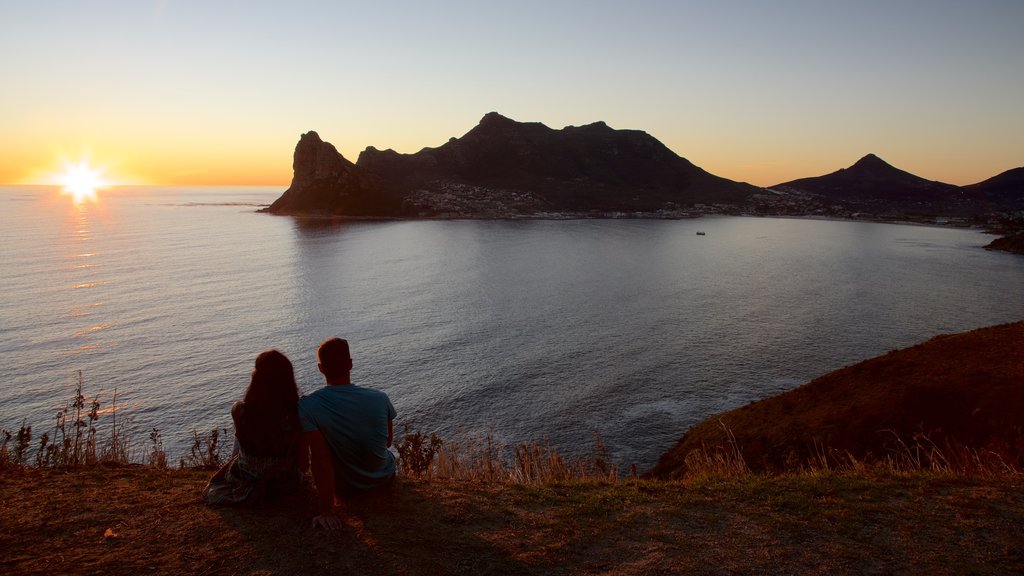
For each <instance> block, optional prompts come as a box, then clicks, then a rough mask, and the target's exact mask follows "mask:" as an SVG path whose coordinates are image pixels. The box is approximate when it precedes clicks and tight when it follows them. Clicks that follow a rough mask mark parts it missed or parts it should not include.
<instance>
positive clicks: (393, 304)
mask: <svg viewBox="0 0 1024 576" xmlns="http://www.w3.org/2000/svg"><path fill="white" fill-rule="evenodd" d="M279 193H280V190H279V189H252V188H249V189H228V188H217V189H196V188H185V189H181V188H125V189H119V190H115V191H107V192H105V193H102V192H101V197H100V199H99V201H98V202H96V203H92V204H85V205H83V206H80V207H76V206H74V205H73V204H72V203H71V202H70V200H69V199H68V198H66V197H63V196H60V195H59V194H58V193H57V191H56V190H54V189H49V188H0V270H2V272H0V294H2V295H3V296H2V298H3V300H2V308H0V426H2V427H3V428H6V429H8V430H12V429H16V428H17V427H18V426H19V425H21V423H22V422H23V421H26V422H28V423H30V424H33V425H34V427H35V429H36V430H37V431H40V432H41V431H42V430H45V429H47V428H49V427H51V426H52V424H53V417H54V414H55V413H56V410H57V409H58V408H59V407H60V406H63V405H64V404H65V403H66V402H67V401H68V399H69V398H70V397H71V393H72V390H73V386H74V382H75V380H76V373H77V371H79V370H81V371H82V374H83V376H84V379H85V388H86V394H87V395H88V396H90V397H92V396H95V395H99V396H100V400H101V401H102V402H104V406H109V402H110V399H111V396H112V394H113V392H114V390H115V389H116V390H117V395H118V400H117V404H118V406H119V407H120V409H119V411H118V415H119V418H125V419H130V420H131V427H130V430H131V434H132V439H133V441H134V442H135V444H136V446H138V447H139V448H140V449H144V447H145V445H146V444H147V443H148V439H147V435H148V433H149V430H151V429H152V428H153V427H157V428H159V429H160V431H161V433H162V435H163V438H164V442H165V445H166V447H167V448H169V449H170V450H171V451H172V455H173V454H175V453H180V452H181V451H182V450H183V449H184V448H185V446H186V445H187V444H188V442H189V438H190V435H191V430H192V429H197V430H199V431H206V430H209V429H211V428H213V427H227V428H229V429H230V416H229V414H228V411H229V408H230V405H231V403H232V402H233V401H234V400H236V399H238V398H240V397H241V395H242V393H243V391H244V389H245V386H246V385H247V383H248V378H249V373H250V370H251V368H252V362H253V359H254V358H255V357H256V355H257V354H258V353H259V352H261V351H263V350H265V349H268V348H278V349H279V350H281V351H282V352H284V353H285V354H287V355H288V356H289V357H290V358H291V359H292V361H293V362H294V364H295V367H296V372H297V376H298V378H299V381H300V387H301V388H302V389H303V390H304V391H311V390H313V389H315V388H316V387H317V386H319V385H320V383H321V378H320V376H319V374H318V373H317V371H316V361H315V356H314V354H315V349H316V346H317V344H318V343H319V342H320V341H321V340H323V339H325V338H327V337H330V336H334V335H339V336H342V337H346V338H348V339H349V340H350V341H351V343H352V349H353V354H354V358H355V372H354V377H355V379H356V381H357V382H359V383H362V384H366V385H370V386H374V387H378V388H381V389H383V390H385V391H387V392H388V393H389V394H390V396H391V398H392V400H393V401H394V403H395V405H396V407H397V409H398V411H399V414H400V416H399V425H400V426H401V424H402V423H413V422H414V423H415V425H416V427H417V428H420V429H422V430H425V431H431V430H434V431H438V432H440V433H441V434H442V435H447V436H449V437H451V436H455V435H458V434H463V433H465V434H476V433H481V432H483V431H485V430H487V429H488V428H492V429H493V431H494V433H495V435H497V436H498V438H499V439H500V440H502V441H504V442H508V443H514V442H517V441H521V440H527V439H547V440H549V441H550V442H551V443H552V444H554V445H555V446H557V447H559V448H560V449H561V450H562V451H563V452H565V453H567V454H570V455H582V454H585V453H587V452H588V451H589V450H591V448H592V446H593V432H592V431H593V430H595V429H596V430H599V431H600V433H601V435H602V436H603V438H604V441H605V443H606V444H607V446H608V447H609V448H610V450H611V451H612V454H613V456H614V457H615V458H616V460H617V461H618V462H619V463H620V464H623V465H629V464H631V463H636V464H637V465H638V466H639V467H640V468H641V469H643V468H646V467H649V466H650V465H652V464H653V463H654V462H655V461H656V460H657V458H658V456H659V455H660V454H661V453H662V452H663V451H664V450H665V449H667V448H668V447H670V446H671V445H672V444H673V442H674V441H675V440H676V439H677V438H678V437H679V436H680V435H681V434H682V433H683V432H684V431H685V430H686V429H687V428H688V427H689V426H691V425H692V424H694V423H696V422H697V421H699V420H702V419H704V418H706V417H708V416H710V415H713V414H715V413H718V412H720V411H723V410H727V409H730V408H734V407H736V406H740V405H743V404H746V403H748V402H750V401H753V400H756V399H759V398H763V397H766V396H769V395H772V394H776V393H778V392H780V391H783V390H787V389H790V388H793V387H795V386H798V385H800V384H802V383H804V382H807V381H809V380H810V379H812V378H814V377H815V376H818V375H821V374H823V373H825V372H828V371H831V370H834V369H837V368H840V367H842V366H844V365H848V364H850V363H853V362H856V361H859V360H862V359H865V358H869V357H872V356H875V355H878V354H881V353H884V352H887V351H888V350H891V349H893V348H899V347H905V346H909V345H912V344H915V343H917V342H920V341H923V340H926V339H928V338H930V337H931V336H934V335H936V334H939V333H947V332H955V331H961V330H966V329H970V328H976V327H981V326H986V325H990V324H996V323H1002V322H1008V321H1015V320H1020V319H1022V318H1024V258H1021V257H1018V256H1012V255H1007V254H1002V253H991V252H986V251H985V250H982V249H981V246H983V245H984V244H986V243H987V242H988V241H989V240H990V237H988V236H985V235H983V234H981V233H979V232H977V231H971V230H957V229H946V228H930V227H920V226H902V225H883V224H872V223H855V222H831V221H811V220H795V219H754V218H724V217H723V218H703V219H698V220H683V221H650V220H617V221H609V220H577V221H412V222H375V223H369V222H367V223H348V224H339V223H326V222H308V221H307V222H303V221H301V220H296V219H292V218H288V217H274V216H269V215H265V214H258V213H256V212H255V210H256V208H257V207H258V206H259V205H261V204H267V203H269V202H271V201H272V200H273V199H274V198H275V197H276V196H277V195H278V194H279ZM697 231H704V232H706V235H705V236H698V235H697V234H696V232H697ZM108 420H109V418H107V417H104V419H103V420H101V427H102V426H105V425H108Z"/></svg>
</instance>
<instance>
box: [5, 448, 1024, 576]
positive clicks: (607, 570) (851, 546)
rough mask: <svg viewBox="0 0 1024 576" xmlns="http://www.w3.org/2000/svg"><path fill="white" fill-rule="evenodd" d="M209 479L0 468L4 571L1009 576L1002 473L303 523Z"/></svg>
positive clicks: (640, 486)
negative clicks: (208, 493) (219, 492)
mask: <svg viewBox="0 0 1024 576" xmlns="http://www.w3.org/2000/svg"><path fill="white" fill-rule="evenodd" d="M208 476H209V472H203V471H197V470H159V469H156V468H152V467H145V466H121V465H113V466H111V465H107V466H91V467H80V468H71V469H52V468H48V469H25V470H17V471H14V470H8V471H6V472H0V572H2V573H4V574H12V575H13V574H19V575H20V574H57V573H59V574H138V573H158V574H225V575H227V574H253V575H269V574H306V575H318V574H369V575H373V574H408V575H420V574H427V575H432V574H541V575H546V574H557V575H563V574H623V575H632V574H779V573H784V574H866V573H868V574H891V573H905V574H940V575H941V574H967V573H971V574H993V575H998V574H1020V573H1022V571H1024V549H1022V547H1021V545H1020V539H1019V527H1020V526H1021V524H1022V522H1024V490H1022V489H1021V488H1022V486H1021V484H1020V482H1019V478H1011V477H1000V478H960V479H949V478H946V477H941V476H937V475H932V474H915V475H908V476H903V477H886V476H883V477H870V476H863V477H857V476H843V475H836V474H822V475H819V476H810V475H799V476H788V477H766V476H761V475H749V476H746V477H743V478H740V479H733V480H722V479H718V480H715V479H704V480H701V481H693V482H690V481H684V482H678V481H676V482H666V481H646V480H631V481H620V482H616V483H609V482H599V481H568V482H550V483H540V484H530V485H524V484H512V483H507V482H472V481H462V480H440V479H434V480H431V481H424V480H414V479H410V478H402V479H401V480H400V481H399V482H398V483H397V484H396V485H395V486H394V487H393V488H391V489H390V490H388V491H386V492H378V493H373V494H370V495H367V496H363V497H359V498H356V499H352V500H350V501H348V502H347V503H346V505H345V506H344V507H343V509H342V511H341V516H342V519H343V522H344V527H343V528H342V529H341V530H340V531H338V532H333V533H326V532H323V531H317V530H313V529H312V528H311V527H310V519H311V517H312V515H313V513H314V510H315V497H314V495H313V494H312V492H311V491H309V489H305V490H304V491H302V492H301V493H300V494H298V495H296V496H293V497H290V498H288V499H284V500H279V501H271V502H269V503H268V504H267V505H266V506H265V507H263V508H261V509H247V508H241V509H231V508H227V509H225V508H208V507H206V506H205V505H203V504H202V503H201V500H200V491H201V489H202V487H203V485H204V483H205V482H206V480H207V478H208Z"/></svg>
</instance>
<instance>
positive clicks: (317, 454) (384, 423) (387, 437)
mask: <svg viewBox="0 0 1024 576" xmlns="http://www.w3.org/2000/svg"><path fill="white" fill-rule="evenodd" d="M316 355H317V360H318V361H319V362H318V364H317V368H319V369H320V372H321V373H322V374H323V375H324V379H325V380H326V382H327V385H326V386H324V387H323V388H321V389H319V390H317V391H316V392H313V393H312V394H310V395H308V396H303V397H302V398H300V399H299V422H300V423H301V424H302V437H303V440H304V441H305V443H306V444H307V445H308V446H309V452H310V465H311V467H312V471H313V480H314V482H316V491H317V495H318V497H319V501H320V509H319V514H318V515H317V516H316V517H314V518H313V526H314V527H318V526H319V527H322V528H325V529H327V530H333V529H335V528H340V527H341V519H340V518H338V517H337V516H336V515H335V514H334V505H335V503H336V502H337V500H338V499H339V498H340V497H342V496H351V495H354V494H359V493H361V492H366V491H368V490H372V489H374V488H377V487H379V486H383V485H385V484H388V483H390V482H391V481H392V480H393V479H394V477H395V458H394V456H393V455H392V454H391V452H390V451H389V450H388V448H389V447H390V446H391V440H392V438H393V436H394V426H393V424H392V422H393V421H394V419H395V415H396V413H395V407H394V406H393V405H392V404H391V400H390V399H389V398H388V396H387V394H385V393H383V392H381V391H379V390H373V389H370V388H363V387H362V386H356V385H355V384H352V378H351V374H352V356H351V354H350V353H349V348H348V341H346V340H342V339H341V338H331V339H329V340H326V341H324V343H323V344H321V345H320V348H319V349H317V351H316Z"/></svg>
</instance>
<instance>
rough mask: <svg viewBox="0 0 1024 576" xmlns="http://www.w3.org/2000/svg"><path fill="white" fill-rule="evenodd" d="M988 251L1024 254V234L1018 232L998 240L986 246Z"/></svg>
mask: <svg viewBox="0 0 1024 576" xmlns="http://www.w3.org/2000/svg"><path fill="white" fill-rule="evenodd" d="M985 249H986V250H999V251H1002V252H1010V253H1012V254H1024V232H1017V233H1015V234H1010V235H1009V236H1003V237H1002V238H996V239H995V240H993V241H991V242H989V243H988V245H987V246H985Z"/></svg>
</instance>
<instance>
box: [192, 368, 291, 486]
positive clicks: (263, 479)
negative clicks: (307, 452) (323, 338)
mask: <svg viewBox="0 0 1024 576" xmlns="http://www.w3.org/2000/svg"><path fill="white" fill-rule="evenodd" d="M298 401H299V390H298V387H297V386H296V385H295V372H294V371H293V370H292V363H291V362H290V361H289V360H288V358H287V357H286V356H285V355H284V354H282V353H280V352H278V351H277V350H268V351H266V352H263V353H262V354H260V355H259V356H257V357H256V367H255V368H253V371H252V380H251V381H250V382H249V388H248V389H247V390H246V391H245V397H244V398H243V400H242V401H241V402H235V404H234V406H232V407H231V418H232V419H233V420H234V421H235V439H236V448H237V453H236V454H235V456H233V457H232V458H231V460H229V461H228V463H227V464H225V465H224V466H223V467H221V469H220V470H218V471H217V474H215V475H214V476H213V478H211V479H210V482H209V483H208V484H207V485H206V489H205V490H203V496H204V497H205V498H206V503H207V504H224V505H231V504H242V503H253V504H259V503H261V502H262V501H263V500H264V499H265V498H267V497H273V496H278V495H281V494H287V493H290V492H293V491H295V490H296V489H297V488H298V487H299V486H300V485H301V483H302V476H303V473H304V471H305V470H306V468H307V467H308V462H309V460H308V456H307V458H304V459H303V458H301V457H300V450H299V439H300V438H301V435H302V430H301V428H300V426H299V415H298Z"/></svg>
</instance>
